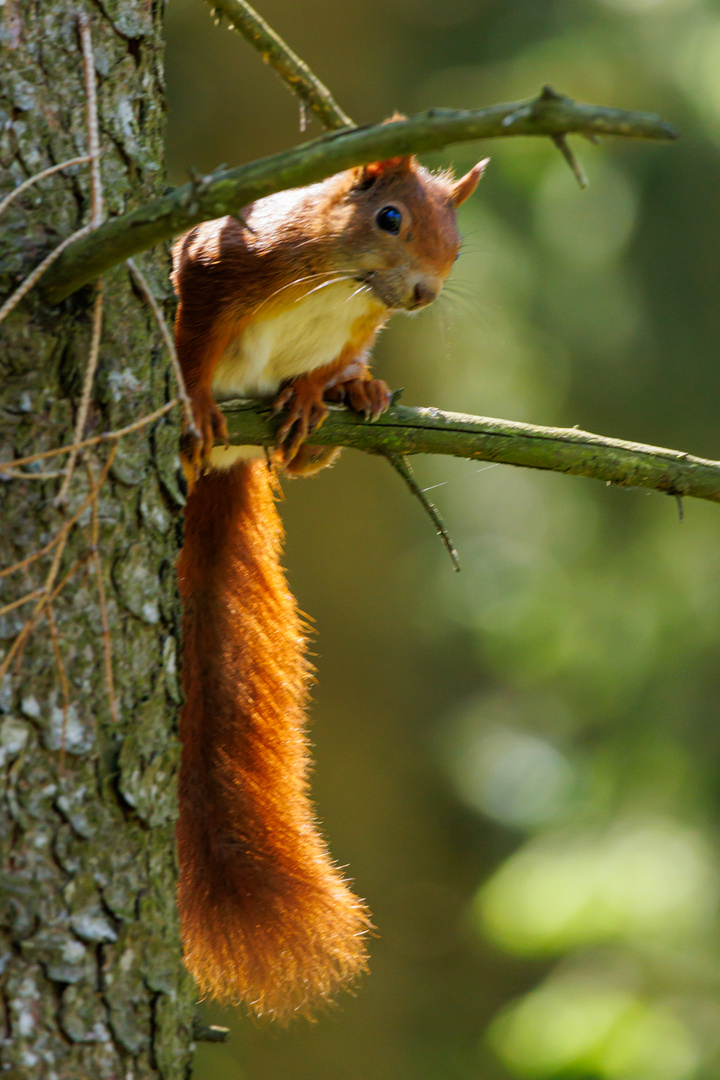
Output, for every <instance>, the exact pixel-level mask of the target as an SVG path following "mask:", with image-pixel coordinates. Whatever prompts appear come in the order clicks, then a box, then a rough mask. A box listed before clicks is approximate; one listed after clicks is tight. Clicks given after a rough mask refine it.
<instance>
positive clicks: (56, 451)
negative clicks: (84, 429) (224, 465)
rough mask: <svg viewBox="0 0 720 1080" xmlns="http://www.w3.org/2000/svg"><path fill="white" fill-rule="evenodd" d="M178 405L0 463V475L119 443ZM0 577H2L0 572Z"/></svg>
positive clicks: (175, 400)
mask: <svg viewBox="0 0 720 1080" xmlns="http://www.w3.org/2000/svg"><path fill="white" fill-rule="evenodd" d="M179 404H180V398H172V400H171V401H168V402H167V403H166V404H165V405H161V406H160V407H159V408H157V409H154V410H153V411H152V412H151V413H146V414H145V416H141V417H140V419H139V420H134V421H133V422H132V424H128V425H127V426H126V427H123V428H117V429H116V430H115V431H104V432H103V433H102V434H101V435H92V436H91V437H90V438H88V439H83V440H82V441H81V442H77V443H69V444H68V445H67V446H55V447H53V449H52V450H41V451H40V453H37V454H28V455H27V456H26V457H22V458H17V459H15V460H13V461H5V462H2V461H0V473H1V474H2V475H3V476H4V475H6V469H7V471H8V473H9V472H11V470H12V469H14V468H15V466H16V465H31V464H32V462H33V461H45V460H46V459H47V458H52V457H58V456H59V455H60V454H70V453H72V451H73V450H85V449H86V448H87V447H88V446H97V445H98V444H99V443H103V442H112V441H119V440H120V439H123V438H125V436H126V435H130V434H132V432H133V431H140V429H141V428H144V427H146V426H147V425H148V424H152V423H153V421H154V420H158V419H159V418H160V417H161V416H164V415H165V413H168V412H170V410H171V409H174V408H175V406H176V405H179ZM0 576H2V572H1V571H0Z"/></svg>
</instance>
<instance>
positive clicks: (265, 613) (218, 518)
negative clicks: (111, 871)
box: [173, 157, 482, 1020]
mask: <svg viewBox="0 0 720 1080" xmlns="http://www.w3.org/2000/svg"><path fill="white" fill-rule="evenodd" d="M481 171H482V166H476V168H475V169H474V170H472V171H471V173H468V174H467V176H466V177H463V178H462V179H461V180H458V181H453V180H452V178H451V177H448V176H433V175H432V174H430V173H428V172H427V170H425V169H423V168H422V167H421V166H419V165H418V163H417V162H416V161H415V159H414V158H407V157H404V158H391V159H389V160H387V161H383V162H380V163H375V164H374V165H369V166H366V167H363V168H359V169H350V170H348V171H347V172H345V173H340V174H338V175H337V176H334V177H330V178H329V179H328V180H325V181H323V183H321V184H314V185H312V186H310V187H308V188H305V189H299V190H297V191H290V192H283V193H280V194H279V195H276V196H269V197H268V198H267V199H261V200H259V201H258V202H257V203H254V204H253V205H252V206H250V207H246V208H245V209H244V210H243V211H242V213H243V218H244V221H246V222H248V223H249V226H250V227H249V228H247V227H246V226H245V225H244V224H243V223H242V222H241V221H238V220H236V219H234V218H222V219H219V220H218V221H209V222H205V223H204V224H202V225H199V226H197V227H196V228H194V229H192V230H191V231H190V232H189V233H188V234H187V235H186V236H184V237H181V238H180V240H178V242H177V243H176V245H175V248H174V250H173V258H174V269H173V283H174V285H175V288H176V291H177V293H178V297H179V304H178V313H177V318H176V324H175V336H176V342H177V348H178V356H179V358H180V362H181V364H182V367H183V371H184V374H185V379H186V382H187V386H188V390H189V393H190V396H191V398H192V402H193V409H194V412H195V418H196V420H197V421H198V423H199V426H200V431H201V435H202V439H201V444H200V445H199V446H198V447H197V448H196V451H195V453H193V454H191V455H189V460H188V461H186V462H185V464H186V467H187V472H188V475H189V478H190V480H191V484H192V491H191V494H190V497H189V499H188V504H187V509H186V515H185V545H184V547H183V550H182V554H181V557H180V561H179V566H178V571H179V585H180V595H181V598H182V602H183V609H184V614H183V635H184V650H183V685H184V689H185V698H186V700H185V705H184V707H183V710H182V715H181V719H180V737H181V739H182V743H183V752H182V763H181V769H180V785H179V798H180V817H179V821H178V826H177V839H178V851H179V858H180V880H179V885H178V904H179V909H180V916H181V922H182V935H183V942H184V947H185V959H186V963H187V966H188V968H189V969H190V971H191V973H192V974H193V976H194V977H195V979H196V981H197V983H198V986H199V987H200V989H201V991H202V992H203V993H206V994H210V995H212V996H213V997H215V998H217V999H218V1000H220V1001H232V1002H244V1003H245V1004H246V1005H247V1006H248V1007H249V1008H250V1009H251V1010H253V1011H254V1012H255V1013H256V1014H258V1015H270V1016H273V1017H277V1018H279V1019H281V1020H286V1019H288V1018H289V1017H291V1016H292V1015H294V1014H296V1013H304V1014H308V1013H309V1012H310V1010H311V1008H312V1007H314V1006H317V1005H318V1004H322V1003H324V1002H327V1001H329V1000H330V999H331V997H332V995H333V994H334V993H335V991H336V990H337V989H338V988H339V987H341V986H342V985H344V984H345V983H347V982H348V981H350V980H352V979H353V978H354V977H355V976H356V975H357V974H358V973H359V972H360V971H362V970H363V969H364V967H365V961H366V949H365V944H364V940H363V939H364V935H365V934H366V932H367V930H368V928H369V926H370V921H369V915H368V912H367V909H366V908H365V906H364V904H363V903H362V901H360V900H358V899H357V897H355V896H354V895H353V894H352V892H351V891H350V889H349V888H348V886H347V883H346V882H345V881H344V879H343V877H342V875H341V873H340V872H339V870H338V869H337V868H336V867H335V866H334V865H333V863H332V861H331V859H330V857H329V855H328V852H327V849H326V846H325V843H324V841H323V839H322V837H321V835H320V832H319V830H318V827H317V823H316V821H315V818H314V814H313V810H312V806H311V803H310V801H309V797H308V787H307V771H308V760H309V756H308V747H307V741H306V738H305V734H304V722H305V721H304V707H305V702H306V698H307V683H308V672H309V668H308V665H307V661H306V660H305V653H304V633H303V628H302V625H301V622H300V619H299V617H298V613H297V609H296V607H295V601H294V600H293V598H292V596H291V594H290V592H289V590H288V587H287V584H286V582H285V579H284V577H283V575H282V571H281V569H280V547H281V540H282V529H281V526H280V522H279V519H278V516H277V512H276V509H275V505H274V498H273V493H272V488H271V484H270V473H269V470H268V467H267V465H266V463H265V461H263V460H259V461H258V460H255V461H247V460H245V461H239V462H238V463H236V464H232V465H231V466H230V467H229V468H225V467H224V465H223V464H222V462H232V461H237V454H236V453H235V456H233V453H234V452H233V453H228V452H223V454H221V458H222V462H220V461H219V459H217V458H216V457H214V456H213V457H211V450H212V445H213V442H214V441H215V438H216V437H220V438H223V437H224V436H225V435H226V433H227V429H226V428H225V422H224V419H223V417H222V414H221V413H220V412H219V410H218V409H217V407H216V405H215V403H214V400H213V393H214V392H220V391H222V392H224V393H234V394H237V395H239V396H248V395H250V396H252V395H256V394H270V395H272V396H273V397H274V398H275V401H276V405H277V407H282V408H285V409H287V417H286V419H285V422H284V424H283V427H282V428H281V433H280V439H281V445H280V447H279V452H278V454H277V455H276V460H279V461H280V462H282V464H283V465H284V466H285V468H286V469H287V470H288V471H289V472H295V473H302V472H312V471H315V470H316V469H317V468H319V467H322V466H323V465H325V464H328V463H329V461H330V460H331V459H332V458H333V457H334V456H335V454H336V451H334V450H327V449H323V448H318V447H313V446H311V445H308V443H306V442H304V441H303V440H304V439H305V438H306V436H307V435H308V434H310V433H311V432H312V431H313V430H315V429H316V428H317V427H318V426H319V425H320V424H321V423H322V421H323V419H324V417H325V415H326V413H327V405H326V404H325V402H326V401H328V400H332V401H347V402H348V403H349V404H350V406H351V407H352V408H354V409H356V410H358V411H360V412H363V413H364V414H365V415H366V416H370V417H372V418H376V417H378V416H379V415H380V414H381V413H382V412H383V411H384V410H385V409H386V408H387V406H388V404H389V400H390V395H389V391H388V388H387V386H386V385H385V383H384V382H382V380H380V379H373V378H371V376H370V373H369V369H368V364H367V360H368V354H369V350H370V347H371V346H372V343H373V340H374V338H375V336H376V335H377V332H378V331H379V329H380V328H381V327H382V325H383V324H384V323H385V321H386V320H387V319H388V318H389V316H390V314H391V313H392V312H393V311H395V310H402V309H406V310H414V309H416V308H418V307H422V306H424V305H425V304H427V303H429V302H430V301H431V300H432V299H433V298H434V297H435V296H436V295H437V293H438V292H439V291H440V288H441V287H442V283H443V281H444V280H445V278H446V276H447V274H448V273H449V271H450V268H451V266H452V264H453V262H454V260H455V257H456V255H457V252H458V248H459V236H458V233H457V227H456V222H455V207H456V206H457V205H458V204H459V203H460V202H462V201H463V199H465V198H467V196H468V195H469V194H470V193H471V191H472V190H473V188H474V186H475V184H476V183H477V180H478V178H479V176H480V173H481ZM388 204H392V207H393V208H394V209H395V210H397V211H399V212H400V214H401V218H402V227H401V229H400V230H399V232H394V231H393V234H392V235H391V234H390V233H389V232H388V231H387V230H385V231H383V229H382V228H381V226H380V225H379V224H378V211H379V210H380V209H382V208H387V206H388ZM240 453H241V454H242V453H243V451H240ZM201 462H205V463H206V464H207V463H208V462H212V464H213V465H214V466H216V467H215V468H211V469H209V470H208V471H206V472H205V473H204V474H203V475H199V472H200V470H199V465H200V463H201Z"/></svg>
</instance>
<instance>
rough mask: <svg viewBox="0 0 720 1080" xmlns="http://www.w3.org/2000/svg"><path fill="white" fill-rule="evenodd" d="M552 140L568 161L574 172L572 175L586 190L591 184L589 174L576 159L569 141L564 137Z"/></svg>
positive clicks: (559, 136)
mask: <svg viewBox="0 0 720 1080" xmlns="http://www.w3.org/2000/svg"><path fill="white" fill-rule="evenodd" d="M550 138H551V139H552V141H553V142H554V143H555V145H556V146H557V148H558V150H559V151H560V153H561V154H562V156H563V157H564V158H565V160H566V161H567V163H568V165H569V166H570V168H571V170H572V174H573V176H574V177H575V179H576V180H577V182H578V184H579V185H580V187H581V188H582V189H583V190H584V189H585V188H586V187H587V186H588V183H589V181H588V178H587V173H586V172H585V170H584V169H583V167H582V165H581V164H580V162H579V161H578V159H577V158H576V157H575V154H574V153H573V152H572V150H571V149H570V146H569V144H568V141H567V139H566V138H565V136H564V135H551V136H550Z"/></svg>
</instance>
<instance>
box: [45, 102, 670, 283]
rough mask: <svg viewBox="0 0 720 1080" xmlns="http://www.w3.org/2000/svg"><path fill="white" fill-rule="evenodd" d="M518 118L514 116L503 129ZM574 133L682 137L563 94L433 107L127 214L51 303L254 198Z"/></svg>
mask: <svg viewBox="0 0 720 1080" xmlns="http://www.w3.org/2000/svg"><path fill="white" fill-rule="evenodd" d="M521 113H522V115H520V114H521ZM513 115H514V116H516V117H517V119H516V120H515V121H514V122H513V123H512V124H505V123H504V121H505V120H506V118H508V117H510V116H513ZM569 132H579V133H581V134H585V135H587V134H597V135H619V136H622V137H623V138H638V139H663V140H665V139H674V138H675V137H676V135H677V133H676V132H675V130H674V129H673V128H672V127H670V125H669V124H666V123H664V122H663V121H662V120H660V119H659V117H657V116H653V115H650V114H648V113H634V112H626V111H624V110H621V109H605V108H602V107H600V106H596V105H584V104H581V103H580V102H576V101H572V100H571V99H570V98H566V97H563V96H562V95H559V94H554V96H552V97H550V96H548V94H547V93H546V92H543V93H542V94H540V95H539V96H538V97H537V98H534V99H533V100H531V101H529V102H520V103H513V104H510V105H493V106H491V107H490V108H488V109H473V110H470V109H468V110H457V111H456V110H452V109H430V110H429V111H428V112H426V113H422V114H420V115H419V116H414V117H410V118H409V119H407V120H398V121H395V122H394V123H392V124H374V125H372V126H370V127H363V128H355V129H352V130H350V131H333V132H329V133H326V134H325V135H323V136H322V137H321V138H319V139H315V140H313V141H312V142H306V143H301V144H300V145H299V146H295V147H293V148H292V149H290V150H285V151H283V152H282V153H280V154H273V155H272V156H271V157H266V158H261V159H259V160H258V161H252V162H250V163H249V164H247V165H242V166H240V167H239V168H236V169H226V170H222V171H218V172H217V173H214V174H213V175H212V176H211V177H209V178H207V183H204V184H202V185H198V184H197V182H195V181H191V182H190V183H189V184H185V185H183V187H180V188H176V189H175V190H174V191H171V192H169V193H168V194H167V195H163V196H162V197H160V198H158V199H154V200H153V201H152V202H150V203H146V204H145V205H144V206H139V207H137V208H136V209H134V210H132V211H130V213H128V214H122V215H120V216H119V217H116V218H111V219H110V220H108V221H106V222H105V223H104V224H103V225H101V226H100V228H99V229H97V230H96V231H95V233H94V234H93V236H91V237H88V238H85V239H83V240H82V241H81V242H80V243H78V244H76V245H75V246H74V248H73V250H72V252H68V253H67V255H66V256H65V257H64V258H63V260H62V263H61V264H60V265H59V266H58V267H57V268H56V269H55V270H54V271H53V275H52V279H51V280H50V281H48V283H47V285H46V291H47V296H48V298H49V300H50V301H51V302H52V303H56V302H57V301H58V300H62V299H63V298H64V297H65V296H68V295H69V294H70V293H71V292H74V290H75V289H78V288H80V286H81V285H85V284H87V282H89V281H93V280H94V279H95V278H96V277H98V276H99V275H100V274H102V273H104V272H105V270H107V269H109V268H110V267H111V266H114V265H115V264H116V263H118V262H122V261H124V260H125V259H127V258H128V257H129V256H131V255H135V254H137V252H139V251H144V250H145V249H146V248H149V247H151V246H152V245H153V244H157V243H159V242H160V241H162V240H167V239H169V238H170V237H172V236H177V235H178V234H179V233H181V232H184V231H185V230H187V229H189V228H191V227H192V226H193V225H195V224H197V222H199V221H206V220H207V219H208V218H218V217H222V216H223V214H236V213H237V212H238V211H239V210H241V209H242V207H243V206H247V205H248V203H251V202H254V201H255V199H259V198H262V197H263V196H265V195H271V194H272V193H273V192H276V191H283V190H285V189H286V188H291V187H299V186H301V185H303V184H312V183H315V182H316V181H318V180H323V179H324V178H325V177H326V176H330V175H332V173H336V172H339V171H340V170H341V169H349V168H350V167H351V166H355V165H364V164H366V163H367V162H369V161H382V160H384V159H385V158H390V157H396V156H397V155H398V154H400V155H402V154H413V153H422V152H424V151H428V150H439V149H441V148H442V147H444V146H449V145H450V144H452V143H458V142H465V141H467V140H470V139H488V138H496V137H498V136H517V135H534V136H543V135H544V136H547V135H563V134H567V133H569Z"/></svg>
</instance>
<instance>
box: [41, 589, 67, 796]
mask: <svg viewBox="0 0 720 1080" xmlns="http://www.w3.org/2000/svg"><path fill="white" fill-rule="evenodd" d="M45 616H46V618H47V622H48V629H49V630H50V641H51V642H52V649H53V656H54V658H55V667H56V669H57V673H58V679H59V680H60V689H61V692H62V699H63V710H62V714H63V718H62V731H61V735H60V775H61V776H62V775H63V773H64V772H65V743H66V741H67V723H68V714H69V712H70V684H69V683H68V678H67V674H66V672H65V664H64V663H63V658H62V653H61V651H60V638H59V636H58V632H57V626H56V625H55V616H54V615H53V609H52V604H51V603H49V602H48V604H47V605H46V608H45Z"/></svg>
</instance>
